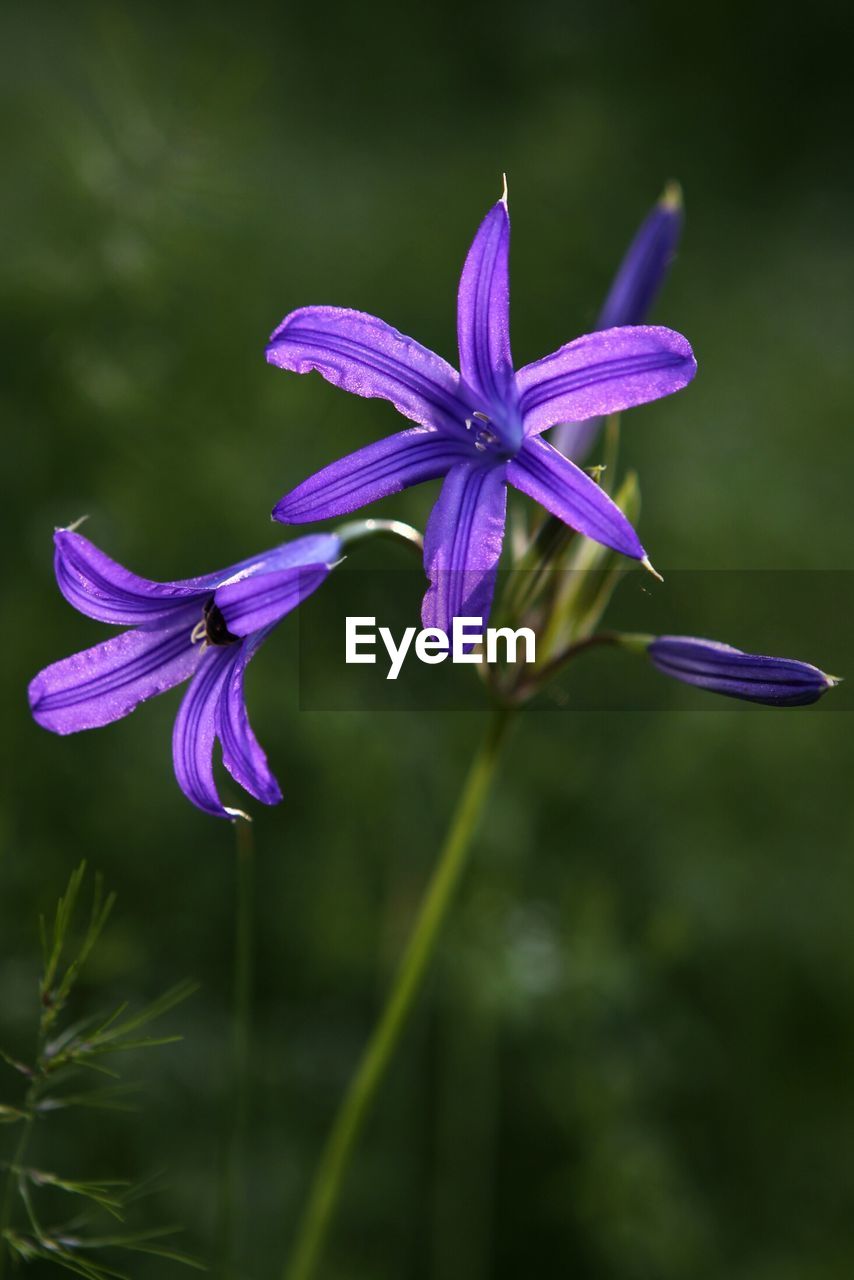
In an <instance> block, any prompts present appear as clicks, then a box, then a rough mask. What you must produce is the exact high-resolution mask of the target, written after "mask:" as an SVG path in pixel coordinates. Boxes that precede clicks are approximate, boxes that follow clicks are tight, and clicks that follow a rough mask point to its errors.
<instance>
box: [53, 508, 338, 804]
mask: <svg viewBox="0 0 854 1280" xmlns="http://www.w3.org/2000/svg"><path fill="white" fill-rule="evenodd" d="M54 542H55V548H56V552H55V570H56V579H57V582H58V584H59V589H60V591H61V592H62V594H63V595H64V596H65V598H66V600H68V601H69V603H70V604H72V605H74V608H75V609H77V610H79V612H80V613H84V614H86V615H87V617H90V618H95V619H97V621H99V622H108V623H112V624H114V625H116V624H117V625H119V626H123V627H128V628H129V630H126V631H122V632H121V633H120V634H119V635H117V636H113V637H112V638H111V639H110V640H105V641H104V642H103V643H102V644H98V645H95V647H94V648H92V649H86V650H84V651H83V652H82V653H75V654H73V655H72V656H71V657H70V658H64V659H62V661H60V662H55V663H53V664H52V666H49V667H45V669H44V671H41V672H40V673H39V674H38V675H37V676H36V677H35V679H34V680H33V681H32V682H31V683H30V687H29V699H30V708H31V710H32V713H33V716H34V717H35V719H36V720H37V722H38V723H39V724H40V725H42V726H43V728H45V729H50V730H51V731H52V732H53V733H60V734H67V733H77V732H78V731H79V730H81V729H95V728H99V727H100V726H102V725H106V724H110V723H112V721H113V720H119V719H121V718H122V717H123V716H126V715H128V714H129V713H130V712H131V711H133V710H134V708H135V707H136V706H138V705H139V703H140V702H144V701H145V700H146V699H147V698H152V697H154V695H155V694H158V693H163V692H165V691H166V690H167V689H171V688H173V687H174V686H175V685H177V684H180V683H181V682H182V681H184V680H189V681H190V685H189V688H188V689H187V692H186V694H185V695H184V699H183V701H182V703H181V707H180V710H179V712H178V717H177V719H176V721H175V730H174V734H173V739H172V748H173V758H174V765H175V775H176V777H177V779H178V783H179V785H180V787H181V789H182V791H183V792H184V794H185V795H186V796H187V798H188V799H189V800H191V801H192V802H193V804H195V805H197V806H198V807H199V808H200V809H203V810H204V811H205V812H206V813H211V814H214V815H215V816H216V817H220V818H229V817H234V816H235V815H236V814H238V813H239V810H235V809H228V808H226V807H225V806H224V805H223V804H222V802H221V801H220V798H219V795H218V793H217V789H216V783H215V782H214V774H213V750H214V745H215V742H216V740H217V739H219V742H220V745H221V747H222V759H223V763H224V764H225V767H226V768H227V769H228V771H229V773H230V774H231V775H232V777H233V778H234V779H235V781H236V782H238V783H239V784H240V785H241V786H242V787H243V788H244V790H245V791H248V792H249V794H250V795H252V796H254V797H255V799H256V800H260V801H261V802H262V803H263V804H276V803H277V802H278V801H279V800H281V798H282V795H281V791H280V790H279V785H278V783H277V782H276V779H275V778H274V777H273V774H272V773H271V772H270V769H269V767H268V765H267V758H266V756H265V754H264V752H263V751H262V749H261V747H260V746H259V744H258V742H257V740H256V738H255V735H254V734H253V732H252V729H251V727H250V724H249V719H248V716H247V713H246V706H245V703H244V698H243V677H244V672H245V671H246V667H247V665H248V663H249V661H250V659H251V658H252V657H253V656H254V654H255V653H256V651H257V650H258V648H259V646H260V645H261V644H262V643H263V641H264V640H265V639H266V638H267V636H268V635H269V634H270V632H271V631H272V630H273V628H274V627H275V626H276V625H277V623H279V622H280V621H281V619H282V618H283V617H284V616H285V614H287V613H290V611H291V610H292V609H294V608H296V606H297V605H298V604H300V603H301V601H303V600H304V599H305V598H306V597H307V596H309V595H310V594H311V593H312V592H313V591H315V590H316V589H317V587H319V586H320V584H321V582H323V580H324V578H325V577H326V576H327V574H328V573H329V570H330V568H331V567H332V565H333V564H334V563H335V561H337V560H338V559H340V554H341V543H340V541H339V539H338V538H337V537H336V536H335V535H334V534H313V535H310V536H309V537H304V538H297V539H296V540H295V541H294V542H290V543H286V544H284V545H282V546H279V547H276V548H275V549H274V550H272V551H267V552H264V553H262V554H261V555H260V556H256V557H255V558H254V559H252V560H243V561H241V563H240V564H235V565H232V566H231V567H230V568H228V569H223V570H221V571H220V572H218V573H209V574H206V575H204V576H203V577H200V578H187V579H184V580H182V581H180V582H162V583H161V582H150V581H149V580H148V579H146V578H140V577H138V576H137V575H136V574H135V573H131V572H130V571H129V570H128V569H125V568H123V567H122V566H121V565H120V564H117V563H116V562H115V561H114V560H111V559H110V557H109V556H107V555H105V554H104V552H103V551H99V550H98V548H97V547H96V546H94V545H93V543H91V542H90V541H89V540H88V539H87V538H84V537H83V536H82V535H81V534H79V533H75V532H73V531H72V530H69V529H59V530H57V532H56V534H55V537H54Z"/></svg>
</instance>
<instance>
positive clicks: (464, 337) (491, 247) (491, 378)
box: [457, 199, 513, 409]
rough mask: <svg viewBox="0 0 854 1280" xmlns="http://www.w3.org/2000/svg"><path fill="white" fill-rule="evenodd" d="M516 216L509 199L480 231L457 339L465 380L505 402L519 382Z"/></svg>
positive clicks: (466, 270) (464, 280)
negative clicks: (514, 337) (514, 324)
mask: <svg viewBox="0 0 854 1280" xmlns="http://www.w3.org/2000/svg"><path fill="white" fill-rule="evenodd" d="M509 253H510V218H509V216H508V213H507V205H506V203H505V201H504V200H503V199H502V200H499V201H498V203H497V204H496V205H493V207H492V208H491V209H490V211H489V213H488V214H487V215H486V217H485V218H484V220H483V222H482V223H481V224H480V226H479V227H478V230H477V235H476V236H475V238H474V240H473V241H472V246H471V248H470V249H469V251H468V256H467V258H466V261H465V266H464V267H463V274H462V276H461V278H460V288H459V294H458V298H457V338H458V341H459V347H460V373H461V374H462V377H463V381H464V382H465V383H467V384H468V386H469V387H470V388H472V389H473V390H474V391H475V392H479V393H480V395H482V396H483V398H484V401H485V403H484V405H483V406H482V407H483V408H484V409H485V408H486V407H487V406H489V405H491V404H496V405H498V404H501V403H502V402H503V401H504V400H505V398H506V395H507V390H508V388H509V386H510V385H511V383H512V378H513V359H512V356H511V354H510V284H509V277H508V270H507V261H508V257H509Z"/></svg>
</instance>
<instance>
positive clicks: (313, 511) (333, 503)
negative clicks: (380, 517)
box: [273, 430, 473, 524]
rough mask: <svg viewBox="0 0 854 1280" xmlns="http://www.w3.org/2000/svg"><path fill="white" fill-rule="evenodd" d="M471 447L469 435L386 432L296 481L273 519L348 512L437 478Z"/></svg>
mask: <svg viewBox="0 0 854 1280" xmlns="http://www.w3.org/2000/svg"><path fill="white" fill-rule="evenodd" d="M472 452H473V449H472V445H471V442H470V441H469V440H467V439H465V438H461V439H459V440H455V439H450V438H449V437H448V436H446V435H444V434H443V433H440V432H438V431H424V430H411V431H401V432H400V433H399V434H398V435H394V436H386V438H385V439H384V440H378V441H377V443H376V444H369V445H367V446H366V447H365V448H364V449H358V450H357V451H356V452H355V453H351V454H349V455H348V456H347V457H346V458H339V460H338V461H337V462H333V463H331V464H330V465H329V466H328V467H324V468H323V470H322V471H317V472H315V474H314V475H313V476H310V477H309V479H308V480H304V481H303V483H302V484H300V485H297V487H296V489H292V490H291V492H290V493H288V494H286V495H285V497H284V498H282V500H281V502H279V503H278V504H277V506H276V507H275V509H274V511H273V519H274V520H280V521H282V523H284V524H303V523H306V522H307V521H310V520H328V519H329V518H330V517H331V516H341V515H345V514H346V513H347V512H348V511H355V510H356V509H357V508H358V507H364V506H367V504H368V503H370V502H376V501H377V499H378V498H385V497H387V496H388V494H390V493H399V492H400V490H401V489H406V488H408V487H409V486H410V485H413V484H420V483H421V481H422V480H435V479H436V477H437V476H441V475H444V474H445V472H446V471H448V470H449V469H450V468H451V467H452V466H453V465H454V463H455V462H458V461H460V459H462V458H465V457H470V456H471V454H472Z"/></svg>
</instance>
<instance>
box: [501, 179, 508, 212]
mask: <svg viewBox="0 0 854 1280" xmlns="http://www.w3.org/2000/svg"><path fill="white" fill-rule="evenodd" d="M501 182H502V191H501V203H502V204H503V205H504V208H505V209H506V208H507V174H506V173H502V175H501Z"/></svg>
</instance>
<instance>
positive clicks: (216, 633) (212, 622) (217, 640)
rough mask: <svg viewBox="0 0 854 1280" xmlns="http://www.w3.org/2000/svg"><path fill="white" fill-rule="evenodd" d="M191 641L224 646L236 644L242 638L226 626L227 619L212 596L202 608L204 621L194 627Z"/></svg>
mask: <svg viewBox="0 0 854 1280" xmlns="http://www.w3.org/2000/svg"><path fill="white" fill-rule="evenodd" d="M190 639H191V640H192V642H193V644H195V643H196V642H197V641H198V640H204V642H205V643H206V644H215V645H224V644H235V643H236V641H237V640H239V639H240V637H239V636H233V635H232V634H231V632H230V631H229V629H228V627H227V626H226V625H225V618H224V617H223V616H222V613H221V612H220V610H219V609H218V608H217V606H216V605H215V604H214V598H213V596H211V598H210V600H208V601H207V602H206V603H205V605H204V607H203V608H202V620H201V622H197V623H196V625H195V626H194V627H193V630H192V632H191V633H190Z"/></svg>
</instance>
